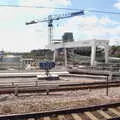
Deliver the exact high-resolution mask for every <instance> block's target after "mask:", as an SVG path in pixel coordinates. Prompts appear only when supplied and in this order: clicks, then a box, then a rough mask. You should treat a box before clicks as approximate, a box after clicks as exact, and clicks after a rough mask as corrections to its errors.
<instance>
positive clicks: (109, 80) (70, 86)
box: [0, 1, 120, 120]
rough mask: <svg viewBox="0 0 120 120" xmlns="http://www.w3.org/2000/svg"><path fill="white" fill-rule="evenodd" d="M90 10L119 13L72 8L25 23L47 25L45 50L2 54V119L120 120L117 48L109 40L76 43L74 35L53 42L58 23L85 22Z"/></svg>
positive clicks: (0, 73)
mask: <svg viewBox="0 0 120 120" xmlns="http://www.w3.org/2000/svg"><path fill="white" fill-rule="evenodd" d="M50 2H51V1H50ZM1 6H2V7H6V5H1ZM1 6H0V7H1ZM7 7H8V6H7ZM9 7H18V8H19V7H22V8H29V9H31V8H32V9H33V8H35V9H43V8H46V7H45V6H44V7H43V6H42V7H41V6H30V5H29V6H26V5H24V6H14V5H11V6H9ZM47 9H49V10H51V9H57V10H61V11H62V10H66V9H67V10H69V9H68V8H54V7H53V8H52V7H47ZM70 10H71V9H70ZM86 11H87V12H92V13H94V12H95V13H96V14H100V15H101V13H102V14H107V15H109V14H112V15H114V14H115V15H116V14H120V13H119V12H110V11H97V10H89V9H88V10H81V9H79V10H77V9H75V10H74V11H73V9H72V12H67V13H65V14H49V15H48V16H47V17H45V18H44V19H40V20H38V19H34V18H35V17H31V18H33V20H29V22H28V21H27V22H26V21H25V23H24V27H26V29H28V28H27V27H28V26H32V25H34V24H36V25H37V24H38V23H40V24H47V27H46V28H47V29H48V31H47V33H45V36H48V37H47V38H48V40H47V44H46V45H45V48H44V49H41V48H39V49H37V48H34V49H32V50H31V51H30V52H10V51H7V50H6V51H4V50H1V51H0V120H120V47H119V45H118V46H117V45H111V44H110V43H111V40H110V39H109V37H108V36H107V38H106V39H105V38H104V39H103V38H102V37H101V38H97V37H96V38H93V37H92V38H89V39H82V40H76V37H74V36H75V35H74V31H73V32H72V31H71V32H70V31H66V32H63V33H62V36H60V37H59V38H55V37H54V35H55V32H54V30H55V29H54V26H55V22H56V21H60V20H64V19H65V20H66V19H71V18H74V17H76V16H79V17H80V19H83V18H84V17H83V18H81V16H84V15H86ZM28 15H29V14H28ZM28 18H29V17H28ZM29 19H30V18H29ZM25 20H27V19H25ZM64 22H66V21H64ZM102 22H103V21H102ZM107 22H108V21H107ZM108 23H109V22H108ZM102 24H105V23H104V22H103V23H102ZM97 25H98V26H99V24H98V23H97ZM32 27H33V26H32ZM32 27H31V28H30V27H29V29H32ZM71 27H72V26H71ZM42 29H43V28H42ZM112 29H114V28H112ZM101 31H102V30H101ZM29 34H30V32H29ZM42 34H43V33H42ZM99 34H102V33H99ZM106 34H107V33H106ZM81 36H82V35H81ZM40 37H41V38H42V37H43V38H42V39H44V36H40ZM45 39H46V38H45ZM22 44H24V43H22Z"/></svg>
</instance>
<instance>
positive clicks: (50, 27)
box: [25, 10, 84, 44]
mask: <svg viewBox="0 0 120 120" xmlns="http://www.w3.org/2000/svg"><path fill="white" fill-rule="evenodd" d="M79 15H84V11H83V10H81V11H77V12H72V13H67V14H57V15H49V16H48V18H44V19H43V20H33V21H31V22H26V23H25V24H26V25H30V24H36V23H39V22H48V42H49V44H52V36H53V21H54V20H60V19H65V18H70V17H74V16H79Z"/></svg>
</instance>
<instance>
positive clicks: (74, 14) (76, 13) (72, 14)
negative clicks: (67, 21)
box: [71, 11, 84, 16]
mask: <svg viewBox="0 0 120 120" xmlns="http://www.w3.org/2000/svg"><path fill="white" fill-rule="evenodd" d="M76 15H84V11H80V12H74V13H71V16H76Z"/></svg>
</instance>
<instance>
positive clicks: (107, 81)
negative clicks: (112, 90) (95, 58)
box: [106, 75, 109, 96]
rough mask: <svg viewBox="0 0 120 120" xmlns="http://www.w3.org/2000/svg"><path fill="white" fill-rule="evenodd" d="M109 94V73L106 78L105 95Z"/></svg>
mask: <svg viewBox="0 0 120 120" xmlns="http://www.w3.org/2000/svg"><path fill="white" fill-rule="evenodd" d="M108 94H109V75H107V80H106V95H107V96H108Z"/></svg>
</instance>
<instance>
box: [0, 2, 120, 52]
mask: <svg viewBox="0 0 120 120" xmlns="http://www.w3.org/2000/svg"><path fill="white" fill-rule="evenodd" d="M0 5H16V6H36V7H37V6H38V7H39V6H46V7H56V8H62V7H64V8H72V9H81V10H85V14H84V15H82V16H74V17H71V18H67V19H62V20H58V21H54V22H53V25H54V28H53V39H61V37H62V35H63V34H64V32H73V35H74V39H75V40H76V41H77V40H91V39H101V40H102V39H103V40H106V39H107V40H110V44H114V45H120V40H119V38H120V17H119V16H120V14H104V13H96V12H90V10H99V11H111V12H120V0H0ZM76 11H78V10H76ZM76 11H68V10H61V9H60V10H58V9H48V8H42V9H41V8H30V7H5V6H0V42H1V43H0V50H4V51H7V52H8V51H9V52H29V51H31V50H33V49H43V48H45V46H46V45H47V44H48V23H47V22H42V23H37V24H32V25H25V23H26V22H30V21H32V20H43V19H44V18H47V17H48V15H55V14H65V13H68V12H69V13H71V12H76Z"/></svg>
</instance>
